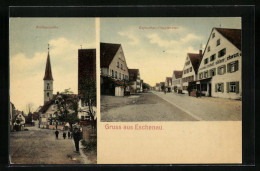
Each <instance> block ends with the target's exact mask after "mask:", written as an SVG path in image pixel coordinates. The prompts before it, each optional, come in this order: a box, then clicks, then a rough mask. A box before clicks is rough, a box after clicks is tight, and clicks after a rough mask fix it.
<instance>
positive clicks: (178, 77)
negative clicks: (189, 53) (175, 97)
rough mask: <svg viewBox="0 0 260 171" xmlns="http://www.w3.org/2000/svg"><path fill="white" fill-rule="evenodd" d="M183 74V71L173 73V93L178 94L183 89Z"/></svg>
mask: <svg viewBox="0 0 260 171" xmlns="http://www.w3.org/2000/svg"><path fill="white" fill-rule="evenodd" d="M182 73H183V71H173V74H172V91H174V92H178V90H181V89H182Z"/></svg>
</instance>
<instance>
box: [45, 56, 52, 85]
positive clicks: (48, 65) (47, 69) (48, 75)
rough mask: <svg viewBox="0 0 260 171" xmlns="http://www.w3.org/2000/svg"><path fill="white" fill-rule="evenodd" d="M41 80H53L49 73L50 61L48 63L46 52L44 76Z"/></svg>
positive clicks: (48, 58)
mask: <svg viewBox="0 0 260 171" xmlns="http://www.w3.org/2000/svg"><path fill="white" fill-rule="evenodd" d="M43 80H53V77H52V72H51V61H50V54H49V52H48V56H47V61H46V68H45V75H44V78H43Z"/></svg>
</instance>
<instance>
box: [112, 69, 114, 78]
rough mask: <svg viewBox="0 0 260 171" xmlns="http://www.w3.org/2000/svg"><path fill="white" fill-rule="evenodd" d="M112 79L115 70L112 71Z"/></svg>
mask: <svg viewBox="0 0 260 171" xmlns="http://www.w3.org/2000/svg"><path fill="white" fill-rule="evenodd" d="M112 78H114V70H112Z"/></svg>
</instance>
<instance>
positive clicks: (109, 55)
mask: <svg viewBox="0 0 260 171" xmlns="http://www.w3.org/2000/svg"><path fill="white" fill-rule="evenodd" d="M120 46H121V45H120V44H113V43H100V67H101V68H102V67H108V66H109V65H110V63H111V62H112V60H113V59H114V57H115V55H116V53H117V51H118V49H119V47H120Z"/></svg>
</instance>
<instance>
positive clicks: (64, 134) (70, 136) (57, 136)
mask: <svg viewBox="0 0 260 171" xmlns="http://www.w3.org/2000/svg"><path fill="white" fill-rule="evenodd" d="M55 135H56V139H58V138H59V131H58V130H56V131H55ZM62 135H63V138H64V139H66V137H67V133H66V132H65V131H63V134H62ZM71 138H72V134H71V133H70V131H68V139H71Z"/></svg>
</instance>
